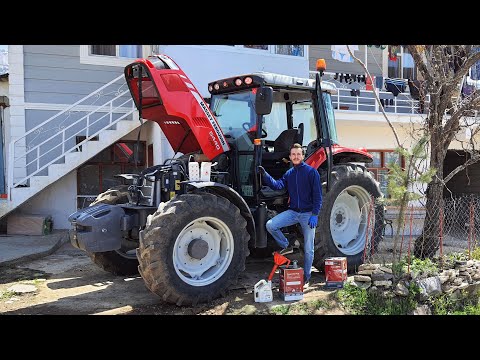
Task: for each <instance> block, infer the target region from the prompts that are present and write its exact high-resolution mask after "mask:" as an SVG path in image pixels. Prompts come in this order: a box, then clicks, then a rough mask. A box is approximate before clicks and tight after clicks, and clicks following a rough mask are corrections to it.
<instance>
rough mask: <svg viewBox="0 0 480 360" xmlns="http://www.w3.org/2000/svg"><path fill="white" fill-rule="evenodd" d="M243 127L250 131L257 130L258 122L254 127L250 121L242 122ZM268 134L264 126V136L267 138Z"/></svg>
mask: <svg viewBox="0 0 480 360" xmlns="http://www.w3.org/2000/svg"><path fill="white" fill-rule="evenodd" d="M242 127H243V130H245V131H246V132H248V133H251V132H256V131H257V125H256V124H255V125H253V126H252V127H250V123H248V122H244V123H243V124H242ZM267 136H268V134H267V131H266V130H265V129H264V128H263V127H262V138H266V137H267Z"/></svg>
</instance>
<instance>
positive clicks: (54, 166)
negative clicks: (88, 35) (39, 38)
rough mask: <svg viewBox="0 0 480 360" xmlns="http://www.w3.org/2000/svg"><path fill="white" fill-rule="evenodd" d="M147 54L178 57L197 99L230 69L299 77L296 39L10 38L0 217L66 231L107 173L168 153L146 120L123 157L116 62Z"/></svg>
mask: <svg viewBox="0 0 480 360" xmlns="http://www.w3.org/2000/svg"><path fill="white" fill-rule="evenodd" d="M154 52H155V53H157V52H161V53H165V54H167V55H170V56H171V57H172V58H173V59H174V60H175V61H176V62H178V64H179V65H180V66H181V67H182V69H183V70H184V71H185V72H186V73H187V74H188V75H189V76H190V77H191V80H192V81H193V82H194V83H195V85H196V87H197V88H198V89H199V90H200V91H201V93H202V95H203V96H208V92H207V82H208V81H211V80H212V79H215V78H221V77H224V76H228V75H231V74H235V73H249V72H253V71H259V70H264V71H271V72H285V73H288V74H291V75H296V76H301V77H308V47H307V46H304V45H291V46H285V45H282V46H274V45H245V46H243V45H235V46H200V45H192V46H158V45H155V46H152V45H9V46H8V65H9V74H8V75H9V77H8V80H9V81H8V86H7V89H6V92H7V91H8V100H9V107H8V108H6V109H8V110H7V111H6V112H5V119H4V130H5V133H4V134H3V136H4V140H5V141H6V143H5V145H6V146H5V154H4V159H6V164H7V166H6V171H5V173H3V174H2V178H3V180H4V181H5V184H6V186H5V190H4V194H5V195H4V198H2V199H0V217H2V218H3V219H2V220H3V221H4V222H5V221H6V219H7V217H8V216H5V215H8V214H11V213H13V212H20V213H29V214H49V215H52V217H53V223H54V228H69V227H70V224H69V222H68V220H67V218H68V215H69V214H71V213H73V212H74V211H76V210H77V207H83V206H86V205H88V204H89V202H91V201H92V200H93V199H94V198H95V196H96V195H97V194H98V193H100V192H102V191H105V190H107V189H108V188H110V187H111V186H113V185H115V184H117V183H118V182H117V181H116V178H114V177H113V175H114V174H117V173H121V172H132V171H135V170H136V167H140V168H142V167H145V166H147V165H149V164H155V163H160V162H163V161H164V160H165V159H167V158H169V157H171V156H172V155H173V151H172V149H171V147H170V146H169V144H168V142H167V141H166V139H165V137H164V136H163V135H162V133H161V131H160V128H159V127H158V126H153V125H155V124H153V123H150V122H146V123H145V125H144V126H143V128H142V131H141V135H140V143H139V149H137V150H138V151H137V154H138V159H137V162H136V163H135V159H134V157H132V156H130V155H131V154H132V153H133V150H134V149H135V148H136V142H137V135H138V133H139V125H140V121H139V119H138V113H137V111H136V110H135V108H134V104H133V101H132V99H131V97H130V95H129V92H128V89H127V87H126V83H125V80H124V76H123V69H124V67H125V65H127V64H128V63H131V62H132V61H133V60H134V59H135V58H139V57H147V56H149V55H151V54H152V53H154ZM87 139H90V140H91V141H87Z"/></svg>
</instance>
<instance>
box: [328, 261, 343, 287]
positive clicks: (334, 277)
mask: <svg viewBox="0 0 480 360" xmlns="http://www.w3.org/2000/svg"><path fill="white" fill-rule="evenodd" d="M347 276H348V275H347V258H346V257H330V258H326V259H325V287H326V288H327V289H332V288H335V289H338V288H343V284H344V283H345V281H346V280H347Z"/></svg>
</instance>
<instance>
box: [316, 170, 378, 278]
mask: <svg viewBox="0 0 480 360" xmlns="http://www.w3.org/2000/svg"><path fill="white" fill-rule="evenodd" d="M371 196H373V197H374V198H375V199H377V198H379V197H381V196H382V194H381V191H380V187H379V184H378V182H377V181H376V180H375V179H374V178H373V175H372V173H371V172H370V171H368V170H367V169H366V168H365V167H363V166H360V165H356V164H342V165H336V166H334V167H333V169H332V176H331V186H330V191H329V192H328V193H327V194H325V193H324V195H323V204H322V209H321V211H320V216H319V225H318V227H317V229H316V234H315V256H314V266H315V267H316V268H317V269H318V270H319V271H321V272H323V271H324V259H325V258H326V257H337V256H338V257H346V258H347V262H348V271H349V272H352V271H355V270H356V269H357V268H358V266H359V265H361V264H362V263H363V254H364V250H365V240H366V235H367V228H368V226H367V222H368V212H369V203H370V202H371ZM375 203H376V205H375V211H372V212H370V224H373V227H374V229H373V235H372V229H371V228H369V229H368V233H369V236H371V243H370V242H369V244H374V251H375V249H376V248H377V246H378V243H379V242H380V241H381V240H382V230H383V218H384V211H383V205H381V204H379V203H378V202H375ZM372 217H374V218H373V219H372ZM368 250H369V251H370V250H371V249H370V246H369V249H368Z"/></svg>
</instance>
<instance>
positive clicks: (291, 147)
mask: <svg viewBox="0 0 480 360" xmlns="http://www.w3.org/2000/svg"><path fill="white" fill-rule="evenodd" d="M292 149H301V150H302V155H305V150H304V149H303V147H302V145H300V144H299V143H295V144H293V145H292V146H290V152H291V151H292Z"/></svg>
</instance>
